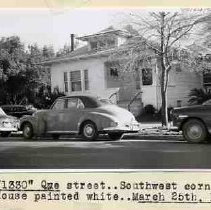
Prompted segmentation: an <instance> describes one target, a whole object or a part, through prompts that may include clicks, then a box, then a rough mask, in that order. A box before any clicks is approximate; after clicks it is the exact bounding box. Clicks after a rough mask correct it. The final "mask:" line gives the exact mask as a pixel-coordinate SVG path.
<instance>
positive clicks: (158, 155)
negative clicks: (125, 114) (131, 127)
mask: <svg viewBox="0 0 211 210" xmlns="http://www.w3.org/2000/svg"><path fill="white" fill-rule="evenodd" d="M210 154H211V144H188V143H187V142H185V141H183V140H181V139H179V138H178V139H177V138H175V139H170V138H169V139H168V138H165V139H162V138H158V139H156V138H154V139H143V138H142V139H132V138H131V137H130V136H126V137H124V138H123V139H122V140H119V141H110V140H109V139H108V138H105V137H103V138H101V139H99V140H97V141H93V142H89V141H84V140H82V139H80V138H69V137H64V138H61V139H59V140H56V141H55V140H52V139H50V138H49V139H33V140H24V139H23V138H22V137H8V138H0V169H211V158H210Z"/></svg>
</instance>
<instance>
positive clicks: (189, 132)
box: [182, 119, 208, 143]
mask: <svg viewBox="0 0 211 210" xmlns="http://www.w3.org/2000/svg"><path fill="white" fill-rule="evenodd" d="M182 132H183V137H184V138H185V140H187V141H188V142H189V143H201V142H204V141H205V140H206V138H207V135H208V132H207V129H206V127H205V125H204V123H203V122H201V121H200V120H197V119H191V120H188V121H187V122H186V123H185V124H184V125H183V126H182Z"/></svg>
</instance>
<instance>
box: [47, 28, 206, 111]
mask: <svg viewBox="0 0 211 210" xmlns="http://www.w3.org/2000/svg"><path fill="white" fill-rule="evenodd" d="M130 38H131V35H130V34H129V33H128V32H126V31H122V30H116V29H114V28H113V27H109V28H107V29H105V30H103V31H101V32H99V33H96V34H92V35H87V36H83V37H79V38H78V39H79V40H81V41H85V42H87V45H86V46H83V47H81V48H79V49H76V50H74V51H72V52H71V53H70V54H69V55H67V56H64V57H58V58H55V59H54V60H51V61H47V62H46V64H48V65H50V68H51V85H52V90H53V89H54V88H56V87H57V88H59V90H60V91H62V92H65V94H66V95H73V94H81V93H83V94H94V95H96V96H100V97H102V98H109V97H110V99H111V100H113V101H114V102H115V103H118V104H119V105H120V106H122V107H127V106H128V104H129V103H130V101H131V100H133V98H134V96H136V98H135V100H133V103H132V104H131V108H132V109H133V111H134V112H135V114H137V113H138V112H140V109H141V108H142V107H143V106H145V105H147V104H152V105H153V106H154V107H155V108H156V109H159V108H160V107H161V97H160V85H159V78H158V77H159V76H158V74H157V72H158V71H159V70H158V68H159V67H158V66H159V65H158V62H157V59H156V58H152V59H151V61H150V62H149V64H148V65H147V67H146V66H145V67H144V68H142V66H141V64H140V66H138V68H137V70H136V71H135V73H133V74H132V73H128V74H124V77H122V76H120V73H119V70H118V65H115V64H116V62H111V61H109V57H110V56H111V54H113V53H115V52H116V51H117V50H118V48H119V47H120V46H122V45H125V46H127V45H126V44H127V41H128V40H129V39H130ZM174 68H175V71H174V70H172V71H171V72H172V73H171V74H170V76H169V87H168V106H181V105H186V104H187V101H188V94H189V92H190V90H191V89H193V88H201V87H202V85H203V84H202V77H201V76H200V75H198V74H196V73H193V72H187V71H183V70H182V69H181V68H180V66H179V65H178V64H177V65H175V67H174Z"/></svg>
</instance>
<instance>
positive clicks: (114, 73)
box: [109, 67, 119, 77]
mask: <svg viewBox="0 0 211 210" xmlns="http://www.w3.org/2000/svg"><path fill="white" fill-rule="evenodd" d="M109 72H110V76H111V77H118V76H119V74H118V69H117V67H110V69H109Z"/></svg>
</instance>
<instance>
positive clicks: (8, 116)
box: [0, 115, 17, 120]
mask: <svg viewBox="0 0 211 210" xmlns="http://www.w3.org/2000/svg"><path fill="white" fill-rule="evenodd" d="M5 119H9V120H17V118H16V117H13V116H10V115H0V120H5Z"/></svg>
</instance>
